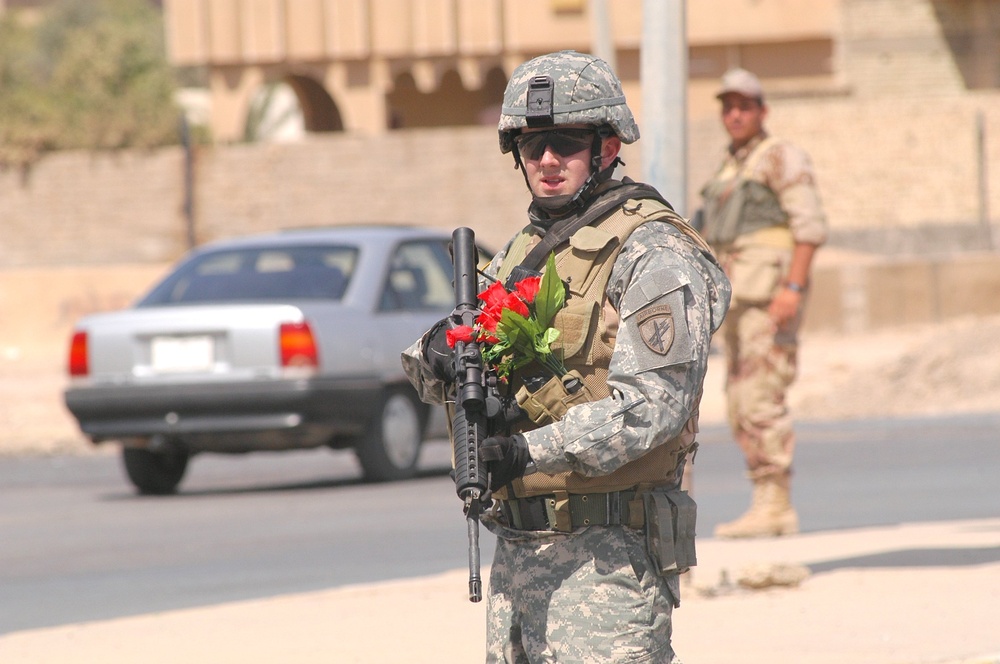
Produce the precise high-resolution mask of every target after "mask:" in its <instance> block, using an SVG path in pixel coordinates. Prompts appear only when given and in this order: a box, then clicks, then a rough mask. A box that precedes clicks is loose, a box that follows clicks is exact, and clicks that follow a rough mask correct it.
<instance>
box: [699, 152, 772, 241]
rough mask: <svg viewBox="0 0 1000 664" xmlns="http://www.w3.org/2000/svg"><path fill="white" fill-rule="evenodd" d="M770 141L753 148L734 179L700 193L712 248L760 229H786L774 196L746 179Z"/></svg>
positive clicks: (706, 187)
mask: <svg viewBox="0 0 1000 664" xmlns="http://www.w3.org/2000/svg"><path fill="white" fill-rule="evenodd" d="M774 144H775V139H774V138H770V137H769V138H765V139H764V140H763V141H761V142H760V144H759V145H757V147H756V148H754V150H753V152H752V153H751V154H750V155H749V156H748V157H747V160H746V162H745V163H744V164H743V166H742V167H741V168H740V169H739V171H738V172H737V174H736V176H735V177H734V178H732V179H728V180H719V179H713V180H712V181H711V182H709V183H708V184H706V185H705V187H704V188H703V189H702V190H701V195H702V197H703V198H704V199H705V207H704V215H705V229H704V235H705V239H706V240H708V242H709V244H711V245H712V246H713V247H724V246H726V245H729V244H731V243H732V242H733V241H734V240H736V238H737V237H739V236H741V235H746V234H748V233H752V232H754V231H758V230H761V229H763V228H772V227H784V228H788V214H787V213H786V212H785V211H784V210H783V209H782V207H781V202H780V201H779V200H778V195H777V194H776V193H775V192H774V190H773V189H771V188H770V187H768V186H767V185H766V184H764V183H762V182H758V181H757V180H753V179H751V178H750V175H751V173H753V170H754V168H755V167H756V165H757V164H758V163H759V162H760V160H761V159H762V158H763V156H764V154H765V153H766V152H767V150H768V149H769V148H770V147H771V146H773V145H774Z"/></svg>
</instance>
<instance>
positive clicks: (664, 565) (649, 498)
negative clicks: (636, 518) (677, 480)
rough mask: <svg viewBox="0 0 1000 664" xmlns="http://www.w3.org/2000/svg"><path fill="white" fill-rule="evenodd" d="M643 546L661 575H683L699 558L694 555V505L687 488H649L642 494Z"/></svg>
mask: <svg viewBox="0 0 1000 664" xmlns="http://www.w3.org/2000/svg"><path fill="white" fill-rule="evenodd" d="M643 508H644V509H643V512H644V513H645V517H646V549H647V551H648V552H649V556H650V558H652V560H653V563H654V564H655V565H656V571H657V572H658V573H659V574H660V576H670V575H673V574H683V573H684V572H686V571H688V569H690V568H692V567H694V566H695V565H696V564H697V563H698V561H697V558H696V556H695V548H694V537H695V517H696V512H697V506H696V505H695V502H694V499H692V498H691V496H690V495H688V492H687V491H682V490H680V489H672V490H670V491H666V492H664V491H650V492H648V493H645V494H643Z"/></svg>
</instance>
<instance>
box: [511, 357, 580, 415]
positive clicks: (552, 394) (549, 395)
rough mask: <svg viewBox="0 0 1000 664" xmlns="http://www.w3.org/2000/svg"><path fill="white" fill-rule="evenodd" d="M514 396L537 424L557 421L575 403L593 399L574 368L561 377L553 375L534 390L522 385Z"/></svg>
mask: <svg viewBox="0 0 1000 664" xmlns="http://www.w3.org/2000/svg"><path fill="white" fill-rule="evenodd" d="M514 398H515V399H517V404H518V405H519V406H520V407H521V409H522V410H524V412H525V413H526V414H527V416H528V419H530V420H531V421H532V422H534V423H535V424H536V425H538V426H545V425H546V424H551V423H552V422H558V421H559V420H561V419H562V418H563V415H565V414H566V411H567V410H569V409H570V408H571V407H573V406H575V405H576V404H580V403H587V402H589V401H594V400H595V399H594V397H593V395H592V394H591V392H590V390H589V389H588V388H587V386H586V385H584V384H583V377H582V376H581V375H580V372H578V371H576V370H573V371H570V372H569V373H567V374H566V375H565V376H562V377H558V376H553V377H552V378H550V379H549V380H548V382H546V383H545V384H544V385H542V386H541V387H540V388H538V389H537V390H535V391H534V392H532V391H530V390H529V389H528V388H527V387H526V386H523V385H522V386H521V388H520V389H518V391H517V393H516V394H515V395H514Z"/></svg>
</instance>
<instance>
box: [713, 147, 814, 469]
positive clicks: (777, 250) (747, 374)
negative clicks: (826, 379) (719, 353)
mask: <svg viewBox="0 0 1000 664" xmlns="http://www.w3.org/2000/svg"><path fill="white" fill-rule="evenodd" d="M765 140H766V141H767V142H766V144H765V143H764V141H765ZM755 152H756V154H755ZM740 179H748V180H753V181H755V182H759V183H761V184H763V185H765V186H766V187H767V188H768V189H770V190H771V191H773V192H774V193H775V194H776V196H777V201H778V202H779V203H780V206H781V210H783V211H784V215H785V217H786V221H785V223H784V224H783V225H781V226H780V227H770V228H758V229H757V230H753V231H751V232H749V233H743V234H740V235H739V236H737V237H736V238H735V239H733V240H732V241H731V242H725V243H723V244H718V243H713V248H714V249H715V251H716V255H717V256H718V258H719V261H720V262H721V263H722V265H723V267H724V268H725V269H726V274H727V275H728V276H729V278H730V279H731V281H732V285H733V305H732V308H731V309H730V311H729V313H728V315H727V317H726V322H725V324H724V325H723V328H722V334H723V339H724V341H725V349H726V360H727V380H726V394H727V399H728V418H729V423H730V426H731V428H732V430H733V435H734V436H735V438H736V440H737V442H738V443H739V445H740V447H741V449H742V450H743V453H744V455H745V457H746V463H747V468H748V470H749V472H750V475H751V478H754V477H763V476H768V475H780V474H782V473H787V471H788V470H789V469H790V468H791V465H792V457H793V454H794V448H795V435H794V431H793V428H792V418H791V414H790V413H789V409H788V405H787V402H786V392H787V390H788V387H789V386H790V385H791V384H792V382H793V381H794V379H795V374H796V361H797V352H798V332H799V325H800V322H801V319H802V309H801V308H800V311H799V315H798V317H797V318H796V320H795V321H793V322H792V323H791V324H789V325H788V326H787V327H785V328H784V329H782V330H780V331H775V330H774V325H773V323H772V321H771V318H770V316H769V315H768V306H769V305H770V302H771V300H772V299H773V297H774V296H775V295H776V294H777V292H778V290H779V289H780V288H781V285H782V282H783V280H784V278H785V276H786V273H787V270H788V267H789V265H790V262H791V256H792V248H793V244H794V243H796V242H801V243H809V244H815V245H820V244H823V242H825V241H826V237H827V224H826V218H825V216H824V214H823V210H822V207H821V205H820V199H819V194H818V192H817V190H816V183H815V177H814V174H813V168H812V164H811V163H810V160H809V157H808V155H807V154H806V153H805V152H804V151H803V150H801V149H799V148H797V147H796V146H794V145H792V144H791V143H789V142H787V141H784V140H777V139H773V138H769V137H768V136H767V135H766V134H760V135H758V136H756V137H755V138H753V139H752V140H751V141H750V142H749V143H748V144H747V145H746V146H744V147H743V148H741V149H740V150H738V151H737V152H736V153H735V154H729V153H728V152H727V156H726V158H725V160H724V161H723V164H722V166H721V167H720V169H719V171H718V172H717V173H716V175H715V177H714V178H713V179H712V181H710V182H709V183H708V184H707V185H706V186H705V188H704V189H703V190H702V194H703V195H705V197H706V203H710V202H711V201H712V200H713V198H714V199H716V200H718V199H720V198H722V197H724V196H725V195H726V193H727V192H732V191H734V189H735V188H736V186H737V184H738V182H739V180H740ZM710 209H711V205H709V204H706V212H708V211H709V210H710ZM713 221H714V220H713V219H712V218H710V216H708V215H706V222H705V223H706V226H705V234H706V236H707V237H710V236H711V225H712V223H713ZM805 300H806V298H805V297H803V300H802V301H803V305H804V303H805Z"/></svg>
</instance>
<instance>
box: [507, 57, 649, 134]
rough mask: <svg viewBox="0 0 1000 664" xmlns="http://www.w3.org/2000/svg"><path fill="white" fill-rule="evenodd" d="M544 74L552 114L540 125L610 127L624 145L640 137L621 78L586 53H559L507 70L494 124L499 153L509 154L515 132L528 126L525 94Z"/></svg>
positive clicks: (596, 58) (597, 59) (535, 124)
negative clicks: (499, 106)
mask: <svg viewBox="0 0 1000 664" xmlns="http://www.w3.org/2000/svg"><path fill="white" fill-rule="evenodd" d="M544 77H548V78H549V79H550V80H551V82H552V87H551V93H550V94H551V111H552V113H551V115H550V116H548V119H547V120H546V119H544V118H543V119H542V120H541V122H542V123H543V125H548V126H556V125H567V124H589V125H595V126H603V125H611V128H612V129H614V132H615V134H616V135H617V136H618V138H620V139H621V141H622V143H634V142H635V141H636V140H638V138H639V127H638V126H637V125H636V123H635V118H634V117H633V116H632V111H631V110H629V107H628V104H626V103H625V93H624V92H623V91H622V84H621V81H619V80H618V77H617V76H616V75H615V73H614V72H613V71H611V67H610V66H608V63H607V62H605V61H604V60H601V59H600V58H598V57H596V56H593V55H589V54H587V53H579V52H577V51H559V52H557V53H549V54H547V55H541V56H538V57H537V58H534V59H532V60H529V61H527V62H525V63H522V64H521V65H519V66H518V67H517V69H515V70H514V73H513V74H511V77H510V81H508V82H507V89H506V90H505V91H504V95H503V107H502V108H501V110H500V123H499V124H498V125H497V131H498V132H499V135H500V151H501V152H503V153H505V154H506V153H507V152H510V151H511V150H512V149H513V147H514V136H516V135H517V134H518V132H519V131H520V130H521V129H523V128H525V127H527V126H529V115H530V114H531V113H530V111H529V108H528V98H529V95H532V94H534V93H535V91H534V89H533V88H534V86H535V83H536V82H538V81H540V80H543V79H544ZM542 94H543V98H545V93H542ZM536 98H537V97H536ZM538 122H539V120H538V119H537V118H535V119H534V122H532V123H531V126H533V127H534V126H543V125H539V124H537V123H538Z"/></svg>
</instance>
